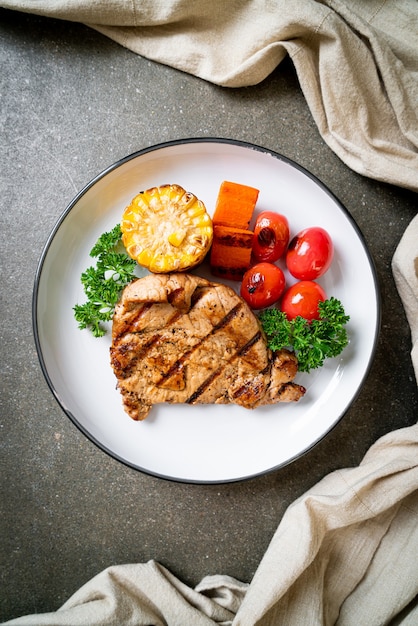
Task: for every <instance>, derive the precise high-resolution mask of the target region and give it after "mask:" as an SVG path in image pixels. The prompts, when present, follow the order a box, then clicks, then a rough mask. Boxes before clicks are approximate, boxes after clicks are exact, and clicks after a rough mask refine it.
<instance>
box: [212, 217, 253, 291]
mask: <svg viewBox="0 0 418 626" xmlns="http://www.w3.org/2000/svg"><path fill="white" fill-rule="evenodd" d="M253 235H254V233H253V232H252V231H251V230H246V229H242V228H232V227H230V226H220V225H215V226H214V227H213V242H212V249H211V254H210V267H211V272H212V274H213V275H214V276H219V277H220V278H227V279H229V280H241V278H242V277H243V275H244V274H245V272H246V271H247V269H248V268H249V266H250V262H251V249H252V242H253Z"/></svg>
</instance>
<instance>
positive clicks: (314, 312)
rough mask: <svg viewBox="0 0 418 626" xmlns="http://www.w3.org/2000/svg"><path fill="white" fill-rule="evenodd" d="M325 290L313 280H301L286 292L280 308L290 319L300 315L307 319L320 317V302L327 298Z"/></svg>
mask: <svg viewBox="0 0 418 626" xmlns="http://www.w3.org/2000/svg"><path fill="white" fill-rule="evenodd" d="M326 299H327V296H326V294H325V291H324V290H323V289H322V287H321V286H320V285H318V283H315V282H314V281H313V280H301V281H299V282H298V283H295V284H294V285H292V286H291V287H289V289H288V290H287V291H286V292H285V293H284V295H283V298H282V301H281V304H280V309H281V311H283V313H286V315H287V317H288V319H289V320H293V319H294V318H295V317H297V316H298V315H300V316H301V317H304V318H305V319H307V320H317V319H319V311H318V303H319V302H321V301H323V300H326Z"/></svg>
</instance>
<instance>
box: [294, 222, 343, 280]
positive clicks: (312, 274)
mask: <svg viewBox="0 0 418 626" xmlns="http://www.w3.org/2000/svg"><path fill="white" fill-rule="evenodd" d="M333 256H334V245H333V243H332V240H331V237H330V236H329V234H328V233H327V231H326V230H324V229H323V228H320V227H319V226H315V227H312V228H305V229H304V230H301V231H300V232H299V233H298V234H297V235H296V236H295V237H293V239H292V240H291V242H290V244H289V247H288V250H287V253H286V265H287V269H288V270H289V272H290V273H291V274H292V276H294V277H295V278H297V279H298V280H314V279H315V278H318V277H319V276H322V275H323V274H325V272H326V271H327V270H328V269H329V266H330V265H331V262H332V259H333Z"/></svg>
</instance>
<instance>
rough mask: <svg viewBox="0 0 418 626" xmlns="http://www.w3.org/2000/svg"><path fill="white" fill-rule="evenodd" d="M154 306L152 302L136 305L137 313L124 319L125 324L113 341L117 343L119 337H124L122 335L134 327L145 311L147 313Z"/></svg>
mask: <svg viewBox="0 0 418 626" xmlns="http://www.w3.org/2000/svg"><path fill="white" fill-rule="evenodd" d="M152 306H153V303H152V302H146V303H144V304H142V306H141V307H136V308H135V315H132V317H129V319H127V320H124V322H123V325H121V326H122V328H121V329H120V331H119V333H118V334H117V335H115V337H114V338H113V341H114V342H115V343H117V342H118V341H119V339H120V338H121V337H122V335H124V334H125V333H126V332H127V331H130V330H132V327H133V326H134V325H135V324H137V323H138V321H139V320H140V319H141V317H143V316H144V315H145V313H147V312H148V311H149V310H150V308H151V307H152Z"/></svg>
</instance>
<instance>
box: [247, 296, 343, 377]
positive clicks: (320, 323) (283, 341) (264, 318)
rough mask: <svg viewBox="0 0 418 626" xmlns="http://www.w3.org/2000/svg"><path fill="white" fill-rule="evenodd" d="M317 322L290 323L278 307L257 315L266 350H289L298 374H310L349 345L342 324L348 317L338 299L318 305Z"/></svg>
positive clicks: (297, 318)
mask: <svg viewBox="0 0 418 626" xmlns="http://www.w3.org/2000/svg"><path fill="white" fill-rule="evenodd" d="M318 308H319V315H320V319H319V320H312V321H311V322H308V321H307V320H306V319H304V318H303V317H300V316H298V317H296V318H295V319H294V320H289V319H288V318H287V316H286V314H285V313H283V312H282V311H280V310H279V309H277V308H271V309H265V310H264V311H262V312H261V313H260V314H259V319H260V321H261V325H262V327H263V330H264V332H265V334H266V337H267V344H268V347H269V348H270V349H271V350H273V351H274V352H275V351H278V350H281V349H282V348H290V349H291V350H293V351H294V352H295V354H296V356H297V358H298V362H299V371H301V372H310V370H312V369H316V368H317V367H321V366H322V365H323V364H324V361H325V359H327V358H332V357H335V356H338V355H339V354H341V352H342V351H343V350H344V348H345V347H346V346H347V345H348V336H347V330H346V328H345V324H346V323H347V322H348V321H349V319H350V317H349V316H348V315H346V314H345V311H344V307H343V305H342V304H341V302H340V301H339V300H337V298H333V297H332V298H329V299H328V300H325V301H324V302H320V303H319V306H318Z"/></svg>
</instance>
